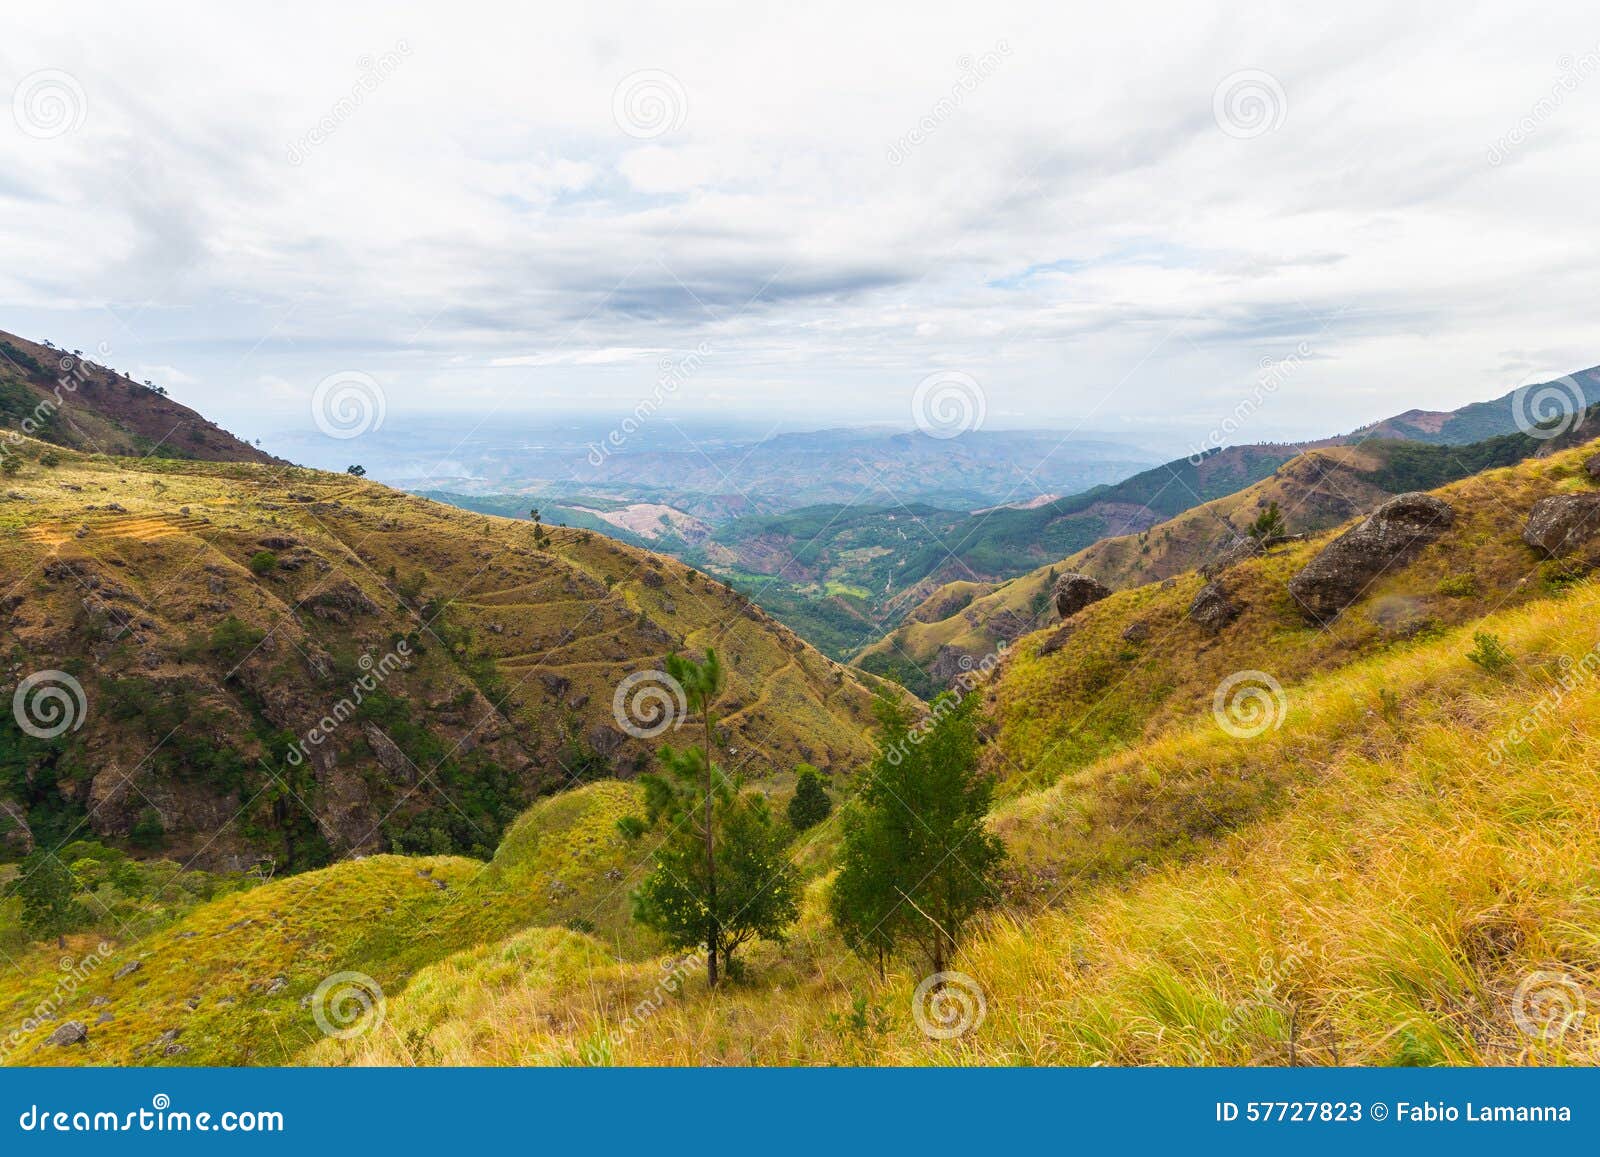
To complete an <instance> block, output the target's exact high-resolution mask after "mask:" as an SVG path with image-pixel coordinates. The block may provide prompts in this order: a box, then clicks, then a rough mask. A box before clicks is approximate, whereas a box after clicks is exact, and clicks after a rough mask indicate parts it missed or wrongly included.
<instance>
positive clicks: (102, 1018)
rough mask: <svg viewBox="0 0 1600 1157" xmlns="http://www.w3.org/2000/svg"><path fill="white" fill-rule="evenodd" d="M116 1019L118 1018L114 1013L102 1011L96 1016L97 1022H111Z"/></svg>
mask: <svg viewBox="0 0 1600 1157" xmlns="http://www.w3.org/2000/svg"><path fill="white" fill-rule="evenodd" d="M116 1019H117V1018H116V1015H115V1014H114V1013H111V1012H102V1013H101V1014H100V1015H99V1016H98V1017H96V1018H95V1024H110V1023H111V1022H112V1021H114V1020H116Z"/></svg>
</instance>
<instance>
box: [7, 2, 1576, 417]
mask: <svg viewBox="0 0 1600 1157" xmlns="http://www.w3.org/2000/svg"><path fill="white" fill-rule="evenodd" d="M13 23H14V25H15V27H8V35H7V40H6V44H5V46H4V48H3V49H0V88H3V89H4V90H5V91H3V92H0V95H6V94H7V93H9V91H10V90H11V89H12V88H14V87H15V86H16V85H17V84H18V83H19V82H20V81H21V80H22V78H23V77H25V76H28V75H30V74H33V73H35V72H36V71H38V70H41V69H61V70H64V71H66V72H68V73H70V74H71V75H72V76H73V77H74V78H75V80H76V81H77V83H78V84H79V86H80V87H81V90H82V93H83V99H84V101H85V108H84V110H83V112H84V116H83V120H82V123H81V124H80V125H79V126H78V127H76V128H74V129H72V130H71V131H69V132H66V133H64V134H62V135H60V136H57V137H54V138H51V139H40V138H39V137H38V136H35V135H29V134H28V133H26V132H23V131H12V130H13V129H14V128H15V127H16V126H13V125H10V124H7V125H3V126H0V128H3V129H4V130H5V131H0V203H3V204H0V208H3V216H0V235H3V237H4V240H5V243H6V245H7V254H8V260H7V262H6V263H5V265H4V266H3V267H0V327H4V328H11V329H15V330H18V331H20V332H24V333H27V334H29V335H31V336H38V337H50V338H53V339H55V340H57V341H58V342H59V343H61V344H65V345H69V346H78V347H82V348H86V349H87V348H93V347H95V346H96V345H97V344H98V343H100V342H105V343H107V344H108V345H109V346H110V348H111V354H110V355H109V356H110V358H111V360H112V362H113V364H119V365H120V364H141V365H147V366H149V367H150V369H151V370H152V371H155V370H161V369H163V368H164V367H172V366H182V367H183V372H184V373H185V374H186V375H189V376H190V377H192V378H193V379H194V381H193V383H192V384H191V383H188V382H185V383H183V384H184V386H185V389H184V398H185V400H187V401H193V402H195V403H196V404H198V405H200V406H201V407H202V408H204V409H206V410H207V411H208V413H210V414H212V415H214V416H216V417H217V418H218V419H219V420H222V421H224V422H227V421H229V420H230V419H234V418H241V419H242V418H243V417H245V416H249V417H251V418H252V419H253V418H254V417H255V416H257V415H259V414H262V413H265V412H269V411H273V410H274V408H276V409H278V410H281V411H282V417H283V420H284V421H285V422H296V421H309V417H308V416H307V415H305V414H303V413H302V412H301V409H300V408H299V402H298V400H299V399H303V398H305V397H307V396H309V391H310V389H311V387H312V386H313V385H314V384H315V383H316V382H317V381H318V380H320V379H321V378H322V377H324V376H325V375H327V374H328V373H331V372H335V371H342V370H350V369H360V370H362V371H363V372H368V373H372V374H374V375H376V376H378V377H379V378H381V380H382V381H383V382H384V383H385V389H386V391H387V393H388V405H389V420H390V421H391V422H392V423H396V424H404V423H405V421H406V419H407V415H408V414H413V413H416V414H422V413H425V412H429V411H435V410H438V409H441V408H446V407H471V408H473V409H474V410H475V411H479V412H482V413H484V414H488V413H490V412H492V411H493V410H494V409H495V408H496V407H501V408H505V409H525V408H528V407H530V406H532V405H533V404H534V403H535V402H536V401H537V402H539V403H540V404H541V405H542V404H545V403H547V402H548V401H549V400H550V399H552V398H554V399H556V400H558V401H559V400H564V401H565V402H566V403H567V404H569V405H571V406H573V407H579V406H583V405H589V404H593V405H596V406H606V405H621V406H623V408H631V404H632V403H631V401H630V399H633V398H637V397H638V396H641V395H642V394H643V393H645V392H646V391H648V389H649V388H650V385H651V384H652V382H653V381H654V377H655V375H656V372H657V365H656V363H657V362H658V361H659V359H660V358H661V357H662V356H664V355H670V353H672V352H681V351H684V350H687V349H692V348H696V347H697V346H698V345H700V343H702V342H704V343H707V344H708V345H709V346H710V347H711V348H712V349H713V350H714V351H715V356H714V357H713V358H711V359H708V362H707V366H706V367H705V368H704V369H703V370H702V371H701V372H699V373H697V374H696V375H695V377H694V379H693V381H692V382H691V383H689V384H688V385H687V386H686V387H685V388H684V389H683V390H682V391H681V392H680V394H679V395H678V396H677V397H676V398H675V401H674V404H675V406H677V407H679V408H680V409H681V411H683V412H685V413H692V412H694V411H696V410H715V411H717V412H718V413H727V412H729V411H730V410H733V411H737V410H740V409H744V410H749V411H752V412H754V411H760V410H763V409H767V408H774V407H783V408H787V409H802V410H804V411H805V412H808V413H814V414H816V416H817V419H818V422H819V424H823V423H826V422H830V421H838V420H849V419H856V418H859V419H877V418H887V419H891V420H893V419H904V418H906V417H907V415H908V411H907V407H908V405H909V399H910V396H911V393H912V391H913V390H914V388H915V385H916V383H917V382H918V381H919V380H920V379H921V378H922V377H923V376H925V375H926V374H927V373H929V372H931V371H933V370H936V369H944V368H955V369H960V370H962V371H963V372H966V373H970V374H972V375H973V376H974V377H975V378H976V379H977V380H978V381H979V382H981V383H982V384H983V387H984V389H985V391H986V392H987V394H988V395H989V409H990V412H991V413H992V414H996V415H1002V414H1011V415H1016V416H1017V421H1018V422H1019V423H1029V422H1032V423H1037V424H1041V425H1045V424H1049V425H1067V426H1070V425H1071V424H1073V423H1074V422H1076V421H1079V420H1083V421H1085V422H1086V424H1088V425H1091V426H1092V425H1100V426H1104V425H1105V424H1107V423H1109V422H1111V421H1113V420H1120V419H1119V418H1118V416H1119V415H1127V416H1128V419H1127V420H1128V423H1129V424H1130V425H1132V424H1135V423H1136V422H1138V421H1140V420H1142V419H1143V417H1144V416H1147V415H1158V416H1160V417H1161V418H1162V419H1166V420H1173V421H1183V422H1192V423H1194V424H1195V425H1196V426H1199V427H1202V428H1210V427H1212V426H1213V425H1215V422H1216V419H1217V418H1218V417H1220V416H1221V415H1223V414H1226V413H1228V412H1231V410H1232V408H1233V400H1235V399H1236V398H1237V396H1238V395H1239V394H1240V393H1241V392H1242V391H1247V390H1248V389H1249V386H1250V384H1251V383H1252V382H1253V380H1254V376H1255V373H1256V370H1257V366H1258V364H1259V362H1260V361H1261V359H1262V358H1264V357H1282V356H1284V354H1285V353H1287V352H1288V351H1290V350H1292V349H1294V348H1296V346H1297V345H1298V344H1299V343H1301V342H1304V343H1306V344H1307V345H1308V346H1309V347H1310V348H1311V349H1312V350H1313V351H1314V353H1315V355H1316V356H1315V357H1311V358H1306V359H1305V360H1304V361H1303V363H1302V364H1301V365H1300V366H1299V368H1298V369H1297V371H1296V373H1295V374H1294V375H1293V377H1292V379H1291V380H1290V381H1289V382H1287V383H1285V385H1284V386H1283V388H1282V389H1281V390H1280V391H1279V393H1278V394H1277V395H1276V396H1275V397H1274V398H1273V400H1272V403H1273V404H1272V405H1271V406H1270V407H1264V408H1263V409H1262V411H1261V413H1260V414H1259V415H1258V416H1257V419H1256V421H1257V422H1258V423H1259V428H1257V426H1255V425H1253V426H1252V428H1251V429H1250V430H1248V431H1244V432H1243V433H1244V434H1245V435H1246V436H1259V437H1280V436H1290V435H1314V434H1319V433H1325V432H1328V431H1330V430H1337V429H1347V428H1350V427H1352V426H1355V425H1357V424H1359V423H1361V422H1364V421H1367V420H1370V419H1372V418H1376V417H1379V416H1382V415H1384V414H1386V413H1388V412H1390V411H1392V410H1395V409H1401V408H1405V407H1408V406H1411V405H1421V406H1454V405H1459V404H1461V403H1463V402H1466V401H1469V400H1472V399H1474V398H1478V397H1483V396H1488V395H1490V394H1493V393H1498V392H1500V391H1503V390H1505V389H1507V388H1509V387H1511V386H1512V385H1515V384H1517V383H1518V381H1519V380H1521V379H1522V378H1523V376H1524V375H1537V374H1539V373H1551V372H1565V371H1568V370H1571V369H1574V368H1577V367H1579V366H1583V365H1588V364H1591V363H1593V362H1597V361H1600V342H1597V341H1596V339H1595V333H1594V327H1593V324H1592V321H1591V316H1592V305H1591V303H1592V301H1593V300H1594V293H1593V290H1594V287H1593V285H1592V280H1593V277H1594V274H1593V272H1592V262H1590V261H1589V260H1588V259H1587V257H1586V254H1588V253H1589V252H1590V251H1591V250H1592V249H1593V248H1594V244H1595V242H1596V240H1597V239H1600V238H1597V236H1596V235H1597V233H1600V218H1596V216H1595V214H1594V213H1593V210H1592V205H1591V198H1592V190H1593V188H1594V184H1595V179H1596V177H1597V176H1600V142H1597V141H1596V140H1595V139H1594V137H1593V134H1591V133H1589V132H1587V128H1588V125H1589V124H1591V123H1593V120H1594V117H1595V114H1596V112H1597V111H1600V56H1597V55H1596V54H1597V53H1600V45H1597V43H1596V42H1597V40H1600V32H1597V30H1596V26H1595V25H1594V23H1593V21H1592V10H1591V9H1590V8H1589V7H1588V6H1585V5H1582V4H1577V3H1573V4H1566V5H1555V6H1546V7H1545V8H1543V9H1541V11H1540V12H1539V13H1538V14H1528V13H1515V14H1512V13H1501V12H1497V11H1493V10H1478V11H1471V12H1467V11H1459V10H1457V9H1456V8H1453V7H1452V8H1429V7H1423V8H1419V9H1404V10H1397V9H1395V7H1394V6H1393V5H1386V4H1379V3H1355V4H1349V5H1341V6H1340V7H1339V8H1338V9H1336V10H1331V11H1327V12H1322V13H1319V14H1318V15H1317V16H1316V17H1315V18H1308V17H1307V16H1306V15H1305V13H1304V12H1303V11H1301V12H1293V13H1291V12H1287V11H1280V10H1279V9H1278V8H1276V7H1271V6H1262V7H1259V8H1255V9H1250V10H1236V14H1235V15H1232V16H1230V17H1228V18H1226V19H1221V18H1212V17H1208V16H1206V15H1204V14H1202V13H1201V12H1200V11H1199V10H1197V9H1195V8H1194V7H1193V6H1185V5H1177V4H1172V5H1168V6H1165V7H1164V8H1163V9H1162V10H1160V11H1152V10H1150V9H1149V8H1148V7H1141V8H1138V9H1133V8H1128V7H1126V6H1124V7H1122V8H1117V7H1115V6H1112V7H1106V6H1101V7H1100V8H1098V9H1090V10H1083V9H1081V8H1074V9H1070V10H1069V9H1067V8H1064V7H1062V6H1059V5H1051V4H1043V3H1035V4H1006V3H995V4H985V5H981V6H972V5H954V4H951V5H935V6H930V5H926V4H915V5H913V4H909V3H908V4H902V5H860V4H835V5H822V6H820V7H819V6H814V5H808V6H804V7H793V8H790V9H770V8H763V7H756V6H748V5H735V4H713V5H708V6H703V7H696V8H694V9H692V10H676V9H675V10H672V11H670V12H669V11H666V10H662V9H659V8H656V7H651V6H642V5H641V6H636V7H625V8H623V9H607V10H605V12H603V13H602V12H599V11H588V10H585V9H582V8H568V9H548V8H540V9H539V10H537V11H536V10H534V9H532V8H529V7H528V6H522V5H509V4H506V5H493V4H482V5H476V6H472V8H471V10H470V15H466V14H464V13H462V12H461V11H456V10H440V9H437V8H436V7H431V6H415V7H400V6H395V5H392V4H385V5H377V4H373V5H367V6H355V7H352V6H345V5H339V6H333V7H330V6H327V5H317V6H314V7H313V6H310V5H304V6H300V5H293V4H291V5H277V6H271V7H270V8H269V9H264V10H260V11H244V10H240V11H233V10H230V11H229V12H228V13H227V14H226V16H225V17H218V18H217V19H215V20H211V21H207V22H203V23H200V24H196V23H195V22H194V20H193V18H192V14H190V13H185V12H180V11H177V10H173V11H171V12H161V11H155V12H146V11H139V12H135V11H132V10H129V9H128V8H127V6H125V5H114V4H111V3H87V4H83V5H80V6H77V7H76V8H75V9H74V11H73V15H72V19H71V20H70V21H68V20H67V19H66V18H65V17H64V16H62V15H61V14H60V12H59V11H58V10H53V9H50V8H49V7H48V6H45V7H38V6H35V7H34V8H31V9H26V10H21V11H19V12H18V13H17V14H16V19H15V21H14V22H13ZM83 27H93V28H95V29H96V35H95V36H93V37H84V36H81V35H79V31H78V30H79V29H81V28H83ZM313 27H314V28H315V29H316V34H315V35H311V34H309V32H308V30H309V29H311V28H313ZM399 45H404V46H405V51H404V52H403V53H400V52H399V49H398V48H397V46H399ZM1000 45H1004V46H1005V47H1006V49H1007V51H1005V52H1004V53H1003V54H1001V53H1000V52H999V49H998V47H997V46H1000ZM386 53H391V54H397V55H396V58H395V59H396V63H395V65H394V67H392V68H388V69H383V70H381V71H382V73H383V74H382V76H381V77H380V78H379V79H378V80H377V81H376V83H373V84H371V85H370V87H369V86H367V85H366V84H365V81H364V78H367V77H370V76H372V75H374V70H375V68H376V64H375V62H380V61H382V60H383V59H384V56H385V54H386ZM986 54H988V55H989V56H992V57H993V58H994V60H993V64H994V66H993V67H987V66H986V65H985V64H984V61H985V60H986ZM641 70H660V71H664V72H667V73H669V74H671V76H672V77H673V78H674V79H675V80H676V81H677V83H678V85H680V86H681V90H682V93H683V97H684V100H685V102H686V103H685V106H684V108H683V109H681V110H676V111H678V112H681V114H682V115H681V116H673V117H669V118H668V120H669V123H671V124H673V125H675V126H676V127H673V128H671V129H670V130H669V131H666V132H663V133H661V134H660V135H657V136H649V137H646V138H642V137H641V136H640V135H638V134H637V133H629V132H627V131H624V129H623V128H621V127H619V125H618V123H617V121H616V119H615V117H616V115H617V112H616V108H615V104H614V101H613V96H614V92H615V90H616V88H617V86H618V84H619V82H620V81H622V79H623V78H624V77H627V76H629V75H631V74H634V73H637V72H639V71H641ZM1249 70H1260V71H1262V72H1265V73H1268V74H1270V75H1271V77H1272V78H1274V79H1275V80H1276V82H1277V84H1278V85H1279V87H1280V88H1281V92H1282V94H1283V99H1284V101H1285V103H1286V107H1285V108H1283V109H1282V110H1278V111H1280V112H1281V113H1282V115H1281V117H1279V118H1276V119H1275V122H1274V123H1277V122H1279V121H1281V123H1277V127H1276V128H1275V129H1273V130H1272V131H1270V132H1266V133H1264V134H1262V135H1259V136H1254V137H1251V138H1249V139H1239V137H1238V135H1229V134H1228V133H1227V132H1224V131H1222V129H1220V128H1219V127H1218V125H1217V123H1216V122H1215V120H1214V119H1213V118H1214V105H1213V96H1214V92H1215V90H1216V88H1217V86H1218V84H1219V82H1220V81H1221V80H1222V79H1223V78H1224V77H1226V76H1229V75H1231V74H1235V73H1241V72H1248V71H1249ZM980 73H981V76H980V77H979V79H978V80H977V81H976V83H972V84H970V85H968V84H965V83H964V80H963V78H970V77H973V76H976V75H978V74H980ZM357 87H359V88H360V89H361V95H360V99H359V101H357V102H355V103H354V104H353V105H352V106H349V107H341V104H340V102H341V101H342V100H345V98H347V97H349V95H350V94H351V93H352V92H353V91H355V90H356V88H357ZM958 92H959V99H953V94H956V93H958ZM1553 94H1556V95H1553ZM1557 96H1558V99H1557ZM330 116H331V117H332V121H333V128H332V131H327V132H324V133H323V134H322V139H320V140H319V141H317V142H315V143H314V144H313V145H311V146H310V147H306V148H304V149H303V150H302V152H303V155H302V156H301V157H300V158H299V163H291V157H290V149H291V146H294V145H295V144H296V143H297V142H306V141H308V140H309V139H310V138H309V136H308V134H311V133H312V132H313V130H316V129H317V128H318V126H319V125H321V124H323V123H324V121H325V120H326V119H327V118H329V117H330ZM891 154H893V156H891ZM891 161H893V162H894V163H891ZM531 369H538V370H539V371H540V372H539V373H538V374H537V375H530V374H528V373H524V372H519V371H526V370H531ZM149 376H151V377H152V379H157V378H160V377H166V379H167V380H169V381H172V382H177V381H178V378H176V377H172V376H170V375H164V374H157V373H154V372H152V373H151V374H150V375H149ZM263 377H265V378H267V379H270V381H271V382H272V384H271V385H270V386H269V387H267V388H265V389H249V388H241V384H242V383H247V382H256V381H258V379H262V378H263ZM535 378H536V379H537V380H536V381H535ZM291 396H292V397H293V398H294V399H296V401H295V402H294V403H293V404H291V402H290V401H289V399H290V398H291ZM611 399H621V401H620V402H613V401H611ZM1091 415H1092V417H1089V416H1091Z"/></svg>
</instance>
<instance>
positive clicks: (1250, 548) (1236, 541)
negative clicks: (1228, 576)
mask: <svg viewBox="0 0 1600 1157" xmlns="http://www.w3.org/2000/svg"><path fill="white" fill-rule="evenodd" d="M1265 550H1266V546H1265V544H1264V543H1262V541H1261V540H1260V539H1259V538H1252V537H1251V536H1250V535H1248V534H1241V535H1237V536H1236V537H1234V538H1231V539H1229V540H1228V541H1227V542H1225V543H1223V544H1222V546H1221V547H1219V548H1218V550H1217V552H1216V553H1215V554H1213V555H1212V556H1211V557H1210V558H1209V559H1207V560H1206V563H1205V565H1204V566H1202V567H1201V568H1200V573H1201V574H1202V575H1204V576H1205V577H1206V578H1215V577H1216V576H1217V575H1219V574H1221V573H1222V572H1223V571H1225V570H1227V569H1228V568H1229V567H1231V566H1234V565H1235V564H1237V563H1241V562H1243V561H1244V560H1245V559H1247V558H1254V557H1255V556H1256V555H1258V554H1261V553H1263V552H1264V551H1265Z"/></svg>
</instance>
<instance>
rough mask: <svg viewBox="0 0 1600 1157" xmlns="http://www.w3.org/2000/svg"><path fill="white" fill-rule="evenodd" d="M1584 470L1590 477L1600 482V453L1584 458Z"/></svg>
mask: <svg viewBox="0 0 1600 1157" xmlns="http://www.w3.org/2000/svg"><path fill="white" fill-rule="evenodd" d="M1583 470H1584V473H1585V474H1587V475H1588V476H1589V477H1590V478H1593V479H1594V480H1595V481H1596V482H1600V454H1591V455H1590V456H1589V457H1587V458H1585V459H1584V460H1583Z"/></svg>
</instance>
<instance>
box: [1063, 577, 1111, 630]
mask: <svg viewBox="0 0 1600 1157" xmlns="http://www.w3.org/2000/svg"><path fill="white" fill-rule="evenodd" d="M1110 593H1111V588H1110V587H1108V586H1106V585H1105V583H1102V582H1099V581H1097V580H1095V579H1092V578H1090V577H1089V576H1088V575H1086V574H1078V573H1077V572H1075V571H1068V572H1067V573H1066V574H1064V575H1062V576H1061V577H1060V578H1058V579H1056V585H1055V586H1054V587H1053V588H1052V589H1051V591H1050V597H1051V598H1052V599H1053V600H1054V602H1055V604H1056V611H1057V613H1058V614H1060V616H1061V617H1062V618H1063V619H1070V618H1071V617H1072V616H1073V615H1075V614H1077V613H1078V612H1079V611H1081V610H1083V608H1084V607H1086V606H1088V605H1089V604H1090V603H1097V602H1099V601H1100V600H1101V599H1103V598H1105V597H1106V596H1107V595H1109V594H1110Z"/></svg>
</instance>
